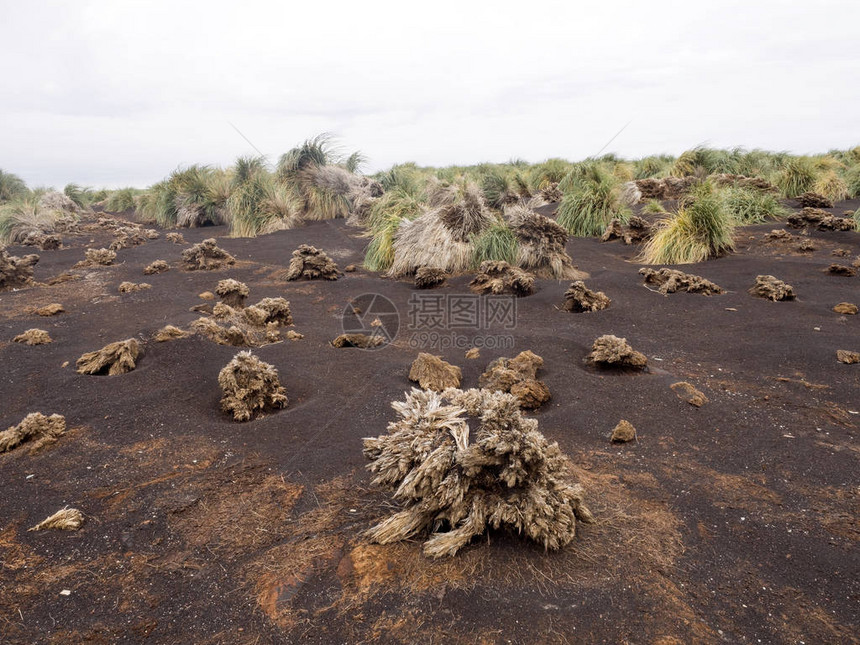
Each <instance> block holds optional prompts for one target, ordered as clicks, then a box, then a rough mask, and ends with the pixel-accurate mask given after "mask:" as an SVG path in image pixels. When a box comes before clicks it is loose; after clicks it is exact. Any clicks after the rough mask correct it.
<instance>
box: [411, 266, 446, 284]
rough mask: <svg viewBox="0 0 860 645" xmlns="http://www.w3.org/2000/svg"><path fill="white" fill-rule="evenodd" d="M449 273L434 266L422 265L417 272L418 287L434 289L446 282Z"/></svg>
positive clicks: (416, 282)
mask: <svg viewBox="0 0 860 645" xmlns="http://www.w3.org/2000/svg"><path fill="white" fill-rule="evenodd" d="M447 277H448V273H447V272H446V271H444V270H442V269H436V268H434V267H421V268H419V269H418V270H417V271H416V272H415V288H416V289H432V288H434V287H438V286H440V285H443V284H445V279H446V278H447Z"/></svg>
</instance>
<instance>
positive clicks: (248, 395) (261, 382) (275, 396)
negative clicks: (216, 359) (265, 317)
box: [218, 351, 287, 421]
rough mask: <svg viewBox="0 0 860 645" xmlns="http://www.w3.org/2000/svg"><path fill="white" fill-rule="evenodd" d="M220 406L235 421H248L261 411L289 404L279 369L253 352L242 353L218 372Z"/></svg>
mask: <svg viewBox="0 0 860 645" xmlns="http://www.w3.org/2000/svg"><path fill="white" fill-rule="evenodd" d="M218 384H219V385H220V386H221V391H222V392H223V396H222V397H221V409H222V410H224V411H225V412H229V413H232V415H233V420H234V421H248V420H249V419H251V417H253V416H255V415H256V414H258V413H259V412H262V411H264V410H267V409H273V408H284V407H286V406H287V396H286V392H285V391H284V388H283V387H281V382H280V380H279V379H278V371H277V370H276V369H275V368H274V366H272V365H270V364H269V363H264V362H263V361H261V360H260V359H259V358H257V357H256V356H254V355H253V354H252V353H251V352H247V351H246V352H239V353H238V354H236V355H235V356H234V357H233V359H232V360H231V361H230V362H229V363H227V365H226V366H225V367H224V369H222V370H221V372H220V373H219V374H218Z"/></svg>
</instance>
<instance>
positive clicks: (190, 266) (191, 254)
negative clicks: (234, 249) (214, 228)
mask: <svg viewBox="0 0 860 645" xmlns="http://www.w3.org/2000/svg"><path fill="white" fill-rule="evenodd" d="M182 264H183V268H184V269H185V270H186V271H212V270H214V269H220V268H221V267H223V266H225V265H232V264H236V258H234V257H233V256H232V255H230V254H229V253H227V251H225V250H224V249H222V248H220V247H219V246H218V245H217V244H216V242H215V238H214V237H210V238H209V239H206V240H203V241H202V242H200V243H199V244H195V245H194V246H192V247H191V248H189V249H185V250H184V251H183V252H182Z"/></svg>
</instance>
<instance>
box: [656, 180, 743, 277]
mask: <svg viewBox="0 0 860 645" xmlns="http://www.w3.org/2000/svg"><path fill="white" fill-rule="evenodd" d="M733 236H734V217H733V216H732V214H731V213H729V211H728V209H727V208H726V205H725V202H724V199H723V196H722V195H721V194H720V191H718V190H717V189H715V188H714V186H713V185H711V183H710V182H705V183H703V184H701V185H700V186H697V187H696V188H695V189H694V190H693V191H691V192H690V195H689V196H688V197H687V198H686V199H685V200H684V201H683V202H682V204H681V207H680V208H679V209H678V213H677V215H675V216H674V217H671V218H669V219H667V220H664V221H663V222H662V223H661V225H660V227H659V229H658V230H657V232H656V233H655V234H654V235H653V236H652V237H651V239H650V240H648V242H647V243H646V244H645V247H644V249H643V251H642V255H641V257H640V260H641V261H642V262H644V263H645V264H690V263H692V262H704V261H705V260H707V259H708V258H710V257H715V256H718V255H721V254H723V253H726V252H728V251H731V250H732V249H733V248H734V241H733Z"/></svg>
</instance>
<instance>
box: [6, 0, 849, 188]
mask: <svg viewBox="0 0 860 645" xmlns="http://www.w3.org/2000/svg"><path fill="white" fill-rule="evenodd" d="M0 16H2V20H0V168H2V169H3V170H6V171H10V172H14V173H16V174H18V175H20V176H21V177H22V178H24V179H25V180H26V181H27V183H28V184H30V185H34V186H35V185H55V186H63V185H64V184H66V183H67V182H77V183H80V184H84V185H90V186H109V187H116V186H123V185H136V186H146V185H149V184H151V183H153V182H155V181H158V180H159V179H161V178H162V177H164V176H165V175H166V174H167V173H169V172H170V171H171V170H172V169H173V168H176V167H177V166H180V165H187V164H191V163H208V164H216V165H227V164H230V163H231V162H232V161H233V160H234V159H235V158H236V157H237V156H240V155H248V154H255V150H254V148H253V147H252V146H251V145H249V144H248V143H247V142H246V141H245V140H244V139H243V138H242V137H241V136H240V135H239V134H238V133H237V132H236V130H234V129H233V127H231V125H230V124H231V123H232V124H234V125H235V126H236V127H237V128H238V129H239V130H240V131H241V132H242V133H243V134H244V135H245V136H246V137H247V138H248V139H249V140H250V141H251V142H252V143H253V145H254V146H256V148H258V149H259V150H260V151H262V152H263V153H265V154H266V155H269V158H270V159H272V160H274V159H276V158H277V156H278V155H280V154H281V153H282V152H284V151H285V150H287V149H289V148H291V147H292V146H294V145H296V144H297V143H299V142H301V141H302V140H304V139H306V138H308V137H311V136H313V135H315V134H318V133H320V132H331V133H334V134H335V135H336V136H337V137H338V138H339V140H340V142H341V145H342V146H343V148H344V150H345V151H347V152H350V151H352V150H356V149H357V150H361V151H362V152H363V153H364V154H365V155H366V156H367V157H368V159H369V164H368V167H367V168H366V170H367V171H375V170H379V169H383V168H386V167H389V166H390V165H391V164H393V163H396V162H403V161H415V162H417V163H419V164H421V165H437V166H438V165H450V164H471V163H477V162H481V161H499V162H501V161H507V160H509V159H512V158H522V159H526V160H528V161H540V160H543V159H546V158H548V157H564V158H568V159H572V160H573V159H582V158H584V157H587V156H589V155H593V154H595V153H597V152H598V151H599V150H600V149H601V148H603V146H604V145H605V144H606V143H607V142H608V141H609V140H610V139H611V138H612V137H613V135H615V134H616V133H617V132H618V131H619V130H620V129H621V128H622V127H624V126H625V124H629V125H627V127H626V129H624V131H623V132H621V134H620V135H618V137H617V138H616V139H615V140H614V141H613V142H612V143H611V144H610V145H609V146H608V147H607V148H606V150H605V151H606V152H609V151H612V152H616V153H619V154H621V155H623V156H627V157H638V156H643V155H647V154H653V153H660V152H668V153H673V154H678V153H680V152H681V151H683V150H685V149H687V148H690V147H693V146H695V145H698V144H702V143H705V144H709V145H713V146H719V147H733V146H744V147H750V148H751V147H760V148H766V149H772V150H790V151H792V152H819V151H822V152H823V151H826V150H828V149H831V148H837V147H838V148H846V147H851V146H855V145H858V144H860V82H858V81H860V39H858V36H857V28H858V27H857V26H858V25H860V5H858V3H856V2H855V1H854V0H847V1H841V2H840V1H826V0H818V1H815V2H812V1H807V2H793V3H789V2H784V1H779V2H756V1H755V0H746V1H740V2H735V1H732V0H722V1H720V2H691V1H689V0H687V1H686V2H665V1H660V0H651V1H650V2H620V1H604V2H593V1H590V2H574V1H567V2H549V1H545V0H529V1H523V0H520V1H519V2H505V1H497V2H493V3H490V2H470V1H469V0H458V1H451V2H449V1H448V0H441V1H440V0H433V1H430V2H423V3H409V2H402V1H398V2H375V1H373V0H367V1H365V2H355V1H354V0H352V1H350V2H339V1H329V2H316V3H314V2H289V1H284V0H280V1H278V2H258V1H247V0H244V1H243V2H236V1H235V0H233V1H232V2H229V3H227V2H221V1H220V0H208V1H206V2H181V1H180V0H170V1H166V2H163V1H161V0H146V1H145V2H131V1H125V2H123V1H117V0H111V1H108V0H105V1H100V0H99V1H77V2H72V1H68V2H40V1H38V0H35V1H32V2H24V1H23V0H17V1H13V0H0Z"/></svg>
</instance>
